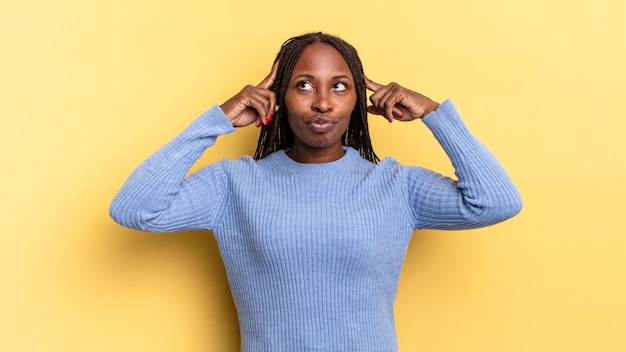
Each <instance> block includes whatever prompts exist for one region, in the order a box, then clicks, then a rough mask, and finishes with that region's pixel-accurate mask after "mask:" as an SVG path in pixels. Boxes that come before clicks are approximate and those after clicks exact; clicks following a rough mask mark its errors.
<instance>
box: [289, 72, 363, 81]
mask: <svg viewBox="0 0 626 352" xmlns="http://www.w3.org/2000/svg"><path fill="white" fill-rule="evenodd" d="M296 78H306V79H315V76H313V75H312V74H309V73H301V74H299V75H296V76H294V77H293V78H292V79H296ZM332 79H347V80H352V77H350V76H349V75H344V74H341V75H336V76H333V77H332Z"/></svg>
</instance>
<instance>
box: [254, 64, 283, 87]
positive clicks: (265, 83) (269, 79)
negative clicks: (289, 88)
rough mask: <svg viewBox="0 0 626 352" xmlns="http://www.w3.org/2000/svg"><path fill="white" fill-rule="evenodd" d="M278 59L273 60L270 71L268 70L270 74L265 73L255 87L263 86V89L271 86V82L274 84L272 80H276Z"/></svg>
mask: <svg viewBox="0 0 626 352" xmlns="http://www.w3.org/2000/svg"><path fill="white" fill-rule="evenodd" d="M278 61H279V60H276V62H274V65H272V71H271V72H270V74H269V75H267V77H265V79H264V80H263V81H261V83H259V85H258V86H257V87H259V88H263V89H269V88H270V87H271V86H272V84H274V81H275V80H276V72H278Z"/></svg>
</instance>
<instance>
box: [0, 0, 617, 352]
mask: <svg viewBox="0 0 626 352" xmlns="http://www.w3.org/2000/svg"><path fill="white" fill-rule="evenodd" d="M317 30H322V31H326V32H329V33H332V34H336V35H339V36H341V37H342V38H344V39H346V40H347V41H349V42H351V43H352V44H353V45H354V46H355V47H356V48H357V49H358V50H359V53H360V54H361V58H362V60H363V63H364V66H365V70H366V73H367V74H368V75H369V76H370V77H371V78H372V79H374V80H377V81H379V82H381V83H387V82H390V81H397V82H399V83H401V84H403V85H405V86H407V87H410V88H412V89H415V90H418V91H420V92H422V93H423V94H425V95H428V96H430V97H431V98H433V99H435V100H439V101H441V100H443V99H445V98H452V99H453V101H454V102H455V104H456V106H457V108H458V109H459V110H460V111H461V113H462V115H463V117H464V119H465V121H466V123H467V124H468V126H469V128H470V129H471V130H472V131H473V132H474V134H475V135H477V136H478V137H479V138H480V139H481V140H482V141H483V142H484V143H485V144H486V145H487V146H488V147H489V148H490V149H491V150H492V151H493V152H494V154H496V156H497V157H498V158H499V159H500V161H501V162H502V163H503V164H504V166H505V167H506V169H507V170H508V171H509V173H510V174H511V177H512V178H513V179H514V181H515V182H516V184H517V185H518V186H519V189H520V191H521V193H522V195H523V198H524V206H525V207H524V209H523V211H522V213H521V214H520V215H519V216H517V217H516V218H514V219H512V220H510V221H507V222H505V223H502V224H499V225H496V226H493V227H490V228H486V229H481V230H473V231H462V232H443V231H422V232H416V233H415V235H414V238H413V240H412V242H411V246H410V249H409V253H408V256H407V260H406V264H405V267H404V270H403V274H402V277H401V280H400V289H399V294H398V298H397V303H396V321H397V329H398V337H399V342H400V346H401V350H402V351H430V352H433V351H481V352H488V351H494V352H495V351H499V352H501V351H533V352H534V351H563V352H565V351H567V352H572V351H575V352H577V351H594V352H595V351H601V352H604V351H625V350H626V282H625V281H626V280H625V277H626V237H625V235H626V216H625V215H624V209H625V207H624V204H623V202H624V199H625V198H626V191H625V190H624V185H623V182H624V180H626V146H625V143H624V135H625V134H626V123H625V122H624V116H623V115H624V109H623V108H622V106H623V102H622V99H624V98H623V95H624V93H625V92H626V89H625V88H626V86H625V82H626V64H625V63H626V44H625V43H626V2H624V1H621V0H579V1H569V2H567V1H561V0H528V1H487V0H477V1H461V0H456V1H423V0H404V1H364V0H358V1H337V0H318V1H314V2H308V3H306V2H304V3H303V2H293V1H273V2H272V1H236V0H235V1H233V0H230V1H220V2H217V1H193V0H178V1H145V0H125V1H120V0H113V1H111V0H108V1H105V0H95V1H78V0H57V1H51V0H48V1H41V0H40V1H37V0H30V1H29V0H25V1H16V0H9V1H4V2H3V3H2V5H0V63H1V64H0V116H1V118H2V125H1V126H2V127H1V128H0V146H1V148H0V162H1V165H2V166H1V167H2V171H1V174H0V175H1V176H0V177H1V179H0V187H1V188H0V190H1V192H2V202H1V205H0V207H1V208H0V214H1V216H2V222H1V224H2V232H1V234H0V236H1V237H0V241H1V242H0V274H1V276H0V280H1V281H0V282H1V285H2V286H1V288H0V350H2V351H152V352H157V351H236V350H237V349H238V346H239V342H238V330H237V329H238V326H237V317H236V313H235V308H234V305H233V303H232V299H231V297H230V292H229V288H228V284H227V282H226V277H225V274H224V268H223V265H222V262H221V259H220V258H219V254H218V251H217V248H216V244H215V242H214V239H213V237H212V235H211V234H210V233H203V232H188V233H176V234H167V235H157V234H146V233H140V232H136V231H131V230H128V229H124V228H121V227H120V226H118V225H116V224H115V223H113V222H112V221H111V220H110V219H109V217H108V205H109V202H110V201H111V199H112V197H113V196H114V194H115V193H116V191H117V190H118V189H119V187H120V186H121V184H122V182H123V181H124V179H125V178H126V177H127V176H128V174H129V173H130V172H131V171H132V170H133V168H134V167H135V166H137V165H138V164H139V163H140V162H141V161H142V160H143V159H144V158H145V157H147V156H148V155H149V154H150V153H151V152H153V151H154V150H155V149H156V148H158V147H159V146H160V145H162V144H164V143H165V142H166V141H167V140H168V139H170V138H171V137H173V136H174V135H175V134H177V133H178V132H179V131H181V130H182V129H183V128H184V127H185V126H186V125H187V124H188V123H190V122H191V121H192V120H193V119H194V118H195V117H196V116H197V115H198V114H200V113H201V112H202V111H204V110H205V109H207V108H209V107H211V106H213V105H214V104H216V103H221V102H223V101H224V100H225V99H227V98H228V97H230V96H231V95H233V94H234V93H236V92H238V91H239V90H240V89H241V88H242V87H243V85H245V84H248V83H257V82H259V81H260V80H261V79H262V78H263V77H264V76H265V75H266V74H267V72H268V71H269V69H270V66H271V62H272V60H273V58H274V55H275V54H276V52H277V51H278V49H279V46H280V44H281V43H282V42H283V41H284V40H285V39H287V38H288V37H291V36H294V35H297V34H301V33H303V32H307V31H317ZM371 125H372V126H371V128H372V138H373V140H374V143H375V147H376V150H377V152H378V154H379V155H380V156H387V155H393V156H395V157H396V158H397V159H399V160H400V161H401V162H403V163H406V164H412V165H423V166H426V167H429V168H432V169H435V170H437V171H439V172H442V173H446V174H450V173H451V171H452V170H451V167H450V165H449V162H448V160H447V159H446V158H445V156H444V154H443V152H442V151H441V150H440V148H439V146H438V145H437V144H436V143H435V142H434V140H433V138H432V136H431V135H430V132H428V131H427V129H426V128H425V126H423V125H422V124H421V123H419V122H416V123H411V124H402V123H398V122H396V123H393V124H388V123H387V122H385V121H383V120H381V119H380V118H376V117H372V123H371ZM257 135H258V130H256V129H255V128H254V127H250V128H246V129H242V130H240V131H238V132H237V133H234V134H231V135H228V136H225V137H223V138H221V139H220V140H218V143H217V145H216V146H215V147H214V148H213V149H212V150H210V151H209V152H207V154H206V155H205V156H204V157H203V159H202V160H201V161H200V164H206V163H208V162H212V161H215V160H218V159H221V158H223V157H228V158H235V157H238V156H239V155H242V154H250V153H252V152H253V151H254V147H255V145H256V138H257Z"/></svg>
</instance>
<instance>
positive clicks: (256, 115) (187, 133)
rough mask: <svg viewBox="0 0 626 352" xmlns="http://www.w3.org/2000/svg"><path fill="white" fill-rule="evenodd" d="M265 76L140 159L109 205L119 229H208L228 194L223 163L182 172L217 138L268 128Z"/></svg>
mask: <svg viewBox="0 0 626 352" xmlns="http://www.w3.org/2000/svg"><path fill="white" fill-rule="evenodd" d="M276 67H277V65H276V64H274V66H273V67H272V71H271V72H270V74H269V75H268V76H267V77H265V79H264V80H263V81H262V82H261V83H259V85H257V86H246V87H244V88H243V89H242V90H241V91H240V92H239V93H237V94H236V95H234V96H233V97H232V98H230V99H228V100H227V101H226V102H225V103H224V104H222V105H221V106H215V107H213V108H212V109H210V110H209V111H207V112H205V113H204V114H202V115H201V116H200V117H198V118H197V119H196V120H195V121H194V122H193V123H192V124H191V125H190V126H189V127H188V128H186V129H185V130H184V131H183V132H182V133H181V134H180V135H178V136H177V137H176V138H174V139H173V140H172V141H170V142H169V143H167V144H166V145H165V146H163V147H162V148H161V149H159V150H158V151H157V152H156V153H154V154H153V155H152V156H150V157H149V158H148V159H147V160H145V161H144V162H143V163H142V164H141V165H140V166H139V167H138V168H137V169H136V170H135V171H134V172H133V173H132V174H131V175H130V177H129V178H128V180H126V182H125V184H124V186H123V187H122V189H121V190H120V191H119V192H118V194H117V195H116V196H115V198H114V199H113V202H112V204H111V206H110V214H111V217H112V218H113V219H114V220H115V221H116V222H118V223H119V224H121V225H123V226H126V227H130V228H134V229H139V230H144V231H154V232H165V231H177V230H185V229H210V228H212V226H213V225H214V224H215V217H216V216H217V214H218V212H219V202H220V201H222V200H223V199H224V197H223V194H225V193H226V192H227V191H228V189H227V184H228V183H227V180H226V177H227V176H226V171H225V169H224V165H225V162H220V163H216V164H213V165H210V166H208V167H206V168H203V169H202V170H200V171H199V172H197V173H195V174H194V175H192V176H191V177H189V178H187V177H186V176H187V173H188V172H189V170H190V169H191V167H192V166H193V164H194V163H195V162H196V161H197V160H198V158H200V156H202V154H203V153H204V151H205V150H206V148H208V147H210V146H212V145H213V144H214V143H215V140H216V138H217V137H218V136H220V135H222V134H225V133H230V132H232V131H234V130H235V127H243V126H247V125H249V124H252V123H253V122H255V123H256V125H257V127H258V126H260V125H261V124H267V122H269V119H271V115H272V113H273V112H274V111H275V107H276V97H275V95H274V93H273V92H271V91H269V90H267V88H269V87H270V86H271V84H272V82H273V81H274V79H275V77H276Z"/></svg>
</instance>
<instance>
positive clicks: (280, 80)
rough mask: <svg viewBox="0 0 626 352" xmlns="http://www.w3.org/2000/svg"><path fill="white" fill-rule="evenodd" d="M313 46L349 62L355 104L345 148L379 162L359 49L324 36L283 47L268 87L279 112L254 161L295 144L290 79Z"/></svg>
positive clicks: (262, 137) (261, 139)
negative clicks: (321, 45) (287, 101)
mask: <svg viewBox="0 0 626 352" xmlns="http://www.w3.org/2000/svg"><path fill="white" fill-rule="evenodd" d="M313 43H324V44H327V45H331V46H332V47H334V48H335V49H336V50H337V51H338V52H339V53H340V54H341V56H342V57H343V59H344V60H345V62H346V63H347V65H348V67H349V69H350V72H351V74H352V77H353V79H354V89H355V92H356V103H355V106H354V109H353V110H352V113H351V117H350V122H349V124H348V128H347V131H346V132H345V133H344V134H343V136H342V138H341V139H342V145H345V146H350V147H353V148H354V149H356V150H358V151H359V153H360V154H361V156H363V157H364V158H365V159H368V160H370V161H372V162H377V161H378V157H377V156H376V154H375V153H374V151H373V148H372V145H371V141H370V136H369V130H368V124H367V97H366V88H365V75H364V72H363V66H362V64H361V60H360V59H359V56H358V54H357V52H356V50H355V49H354V48H353V47H352V46H351V45H350V44H348V43H347V42H345V41H344V40H342V39H339V38H337V37H334V36H331V35H328V34H323V33H308V34H304V35H301V36H298V37H294V38H291V39H289V40H287V41H286V42H285V43H284V44H283V45H282V47H281V49H280V52H279V53H278V55H277V57H276V60H279V63H278V68H277V73H276V79H275V81H274V84H272V86H271V87H270V88H269V89H270V90H272V91H273V92H275V93H276V104H277V105H279V110H278V111H276V113H275V114H274V117H273V118H272V121H271V122H270V123H269V124H268V125H267V126H263V128H262V129H261V134H260V136H259V142H258V146H257V150H256V153H255V155H254V157H255V159H257V160H258V159H261V158H263V157H265V156H266V155H268V154H270V153H272V152H274V151H277V150H280V149H285V148H289V147H291V146H292V145H293V142H294V132H293V130H292V129H291V127H290V126H289V123H288V121H287V115H288V114H287V109H288V107H287V106H286V105H287V104H285V94H286V92H287V89H288V88H289V83H290V79H291V77H292V73H293V70H294V67H295V66H296V62H297V61H298V59H299V58H300V56H301V54H302V52H303V51H304V49H305V48H306V47H308V46H309V45H311V44H313Z"/></svg>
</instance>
